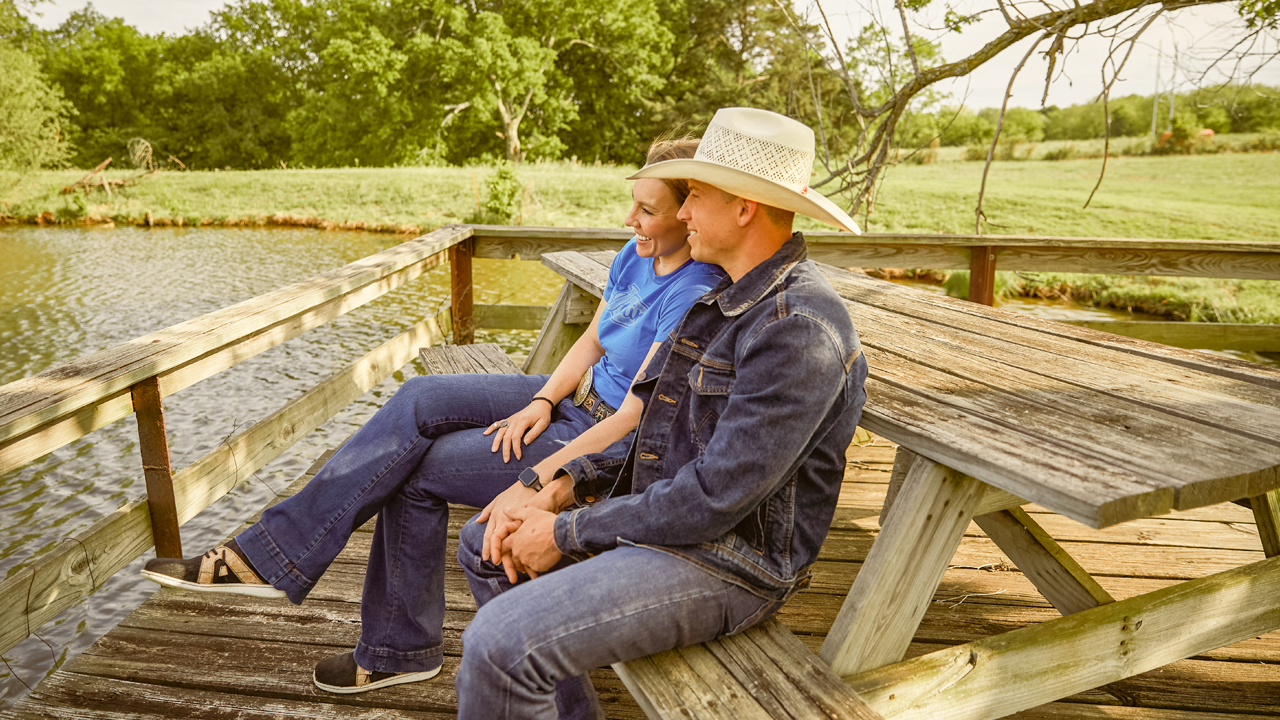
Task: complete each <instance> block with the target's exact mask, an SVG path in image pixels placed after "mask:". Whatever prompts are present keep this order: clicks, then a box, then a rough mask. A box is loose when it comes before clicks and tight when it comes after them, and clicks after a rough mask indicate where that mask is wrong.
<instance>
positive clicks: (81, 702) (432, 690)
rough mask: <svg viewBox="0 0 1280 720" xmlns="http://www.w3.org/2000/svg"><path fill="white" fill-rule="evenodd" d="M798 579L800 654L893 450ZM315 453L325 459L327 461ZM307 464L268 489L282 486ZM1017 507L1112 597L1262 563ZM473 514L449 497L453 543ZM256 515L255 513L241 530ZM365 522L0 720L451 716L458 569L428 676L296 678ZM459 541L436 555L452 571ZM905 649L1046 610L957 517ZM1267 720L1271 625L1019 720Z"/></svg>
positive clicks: (330, 614)
mask: <svg viewBox="0 0 1280 720" xmlns="http://www.w3.org/2000/svg"><path fill="white" fill-rule="evenodd" d="M858 440H859V441H858V442H855V444H854V445H853V446H851V447H850V448H849V452H848V453H847V455H846V459H847V462H848V465H847V468H846V474H845V484H844V487H843V489H842V492H841V496H840V501H839V507H838V509H837V512H836V516H835V519H834V520H833V522H832V530H831V534H830V535H829V537H828V540H827V542H826V544H824V546H823V550H822V553H821V555H820V557H819V561H818V563H817V564H816V565H815V567H814V573H815V578H814V582H813V584H812V586H811V587H810V588H809V589H807V590H805V591H804V592H801V593H800V594H798V595H797V596H796V597H795V598H794V599H793V600H792V601H791V602H790V603H789V604H788V605H787V606H786V607H785V608H783V610H782V611H781V612H780V613H779V618H780V619H781V620H782V622H784V623H785V624H787V626H788V627H790V628H791V629H792V631H793V632H794V633H795V634H796V636H797V637H798V638H800V640H801V641H802V642H804V643H805V644H806V645H808V646H809V647H810V648H812V649H814V650H815V651H816V650H817V649H818V647H819V646H820V645H821V643H822V640H823V638H824V637H825V632H826V629H827V628H829V627H830V625H831V622H832V620H833V619H834V617H835V615H836V613H837V612H838V611H839V608H840V604H841V602H842V600H843V595H844V593H845V592H847V590H848V588H849V586H850V585H851V584H852V582H853V578H854V577H855V576H856V574H857V572H858V570H859V568H860V567H861V566H862V561H863V560H864V559H865V557H866V554H867V551H868V550H869V549H870V547H871V543H872V541H873V540H874V539H875V536H876V533H877V532H878V531H879V521H878V516H879V513H880V505H881V503H883V500H884V496H885V491H886V489H887V484H888V481H889V472H888V471H889V469H890V468H891V467H892V464H893V456H894V450H895V448H894V446H893V445H892V444H891V443H889V442H887V441H885V440H883V439H881V438H876V437H867V436H864V435H861V434H860V436H859V438H858ZM328 454H329V453H326V456H327V455H328ZM324 459H326V458H325V457H322V458H320V459H319V460H317V462H316V464H315V465H313V466H312V468H310V469H309V470H308V471H307V473H306V474H304V475H303V476H302V477H300V478H299V479H298V481H297V482H295V483H294V484H293V485H291V486H290V488H289V489H288V490H286V491H285V492H283V493H281V495H282V496H285V497H287V496H288V495H290V494H292V493H293V492H296V491H297V490H298V489H299V488H301V487H302V485H303V484H305V483H306V481H307V480H309V479H310V477H311V476H312V475H313V474H314V472H315V471H316V470H317V469H318V468H319V466H320V465H321V464H322V462H323V460H324ZM1028 510H1029V511H1030V512H1031V513H1032V515H1033V516H1034V517H1035V518H1036V520H1037V521H1038V522H1041V523H1042V524H1044V525H1045V526H1046V527H1050V526H1051V527H1052V532H1053V534H1054V535H1055V537H1058V538H1060V539H1061V540H1062V541H1063V542H1062V544H1063V546H1064V547H1066V548H1068V550H1069V551H1070V552H1071V553H1072V554H1073V555H1074V556H1075V557H1076V558H1077V559H1078V560H1079V561H1080V562H1081V564H1082V565H1084V566H1085V567H1086V568H1087V569H1089V570H1090V571H1091V572H1093V573H1095V575H1096V576H1097V578H1098V581H1099V582H1100V583H1101V584H1102V585H1103V587H1105V588H1106V589H1107V591H1108V592H1110V593H1111V594H1112V595H1113V596H1115V597H1116V598H1117V599H1123V598H1126V597H1131V596H1133V595H1137V594H1140V593H1143V592H1149V591H1151V590H1155V589H1158V588H1160V587H1164V586H1166V585H1169V584H1171V583H1174V582H1178V581H1180V580H1184V579H1190V578H1195V577H1201V576H1204V575H1209V574H1211V573H1213V572H1217V571H1219V570H1222V569H1226V568H1228V567H1233V566H1236V565H1240V564H1243V563H1245V562H1250V561H1252V560H1254V559H1258V558H1261V556H1262V553H1261V550H1260V546H1259V540H1258V536H1257V534H1256V529H1255V528H1254V526H1253V517H1252V514H1251V513H1250V512H1249V511H1248V510H1246V509H1244V508H1240V507H1238V506H1235V505H1231V504H1223V505H1216V506H1212V507H1208V508H1199V509H1196V510H1193V511H1187V512H1175V513H1171V514H1169V515H1165V516H1161V517H1159V518H1155V519H1151V520H1145V521H1138V522H1130V523H1124V524H1121V525H1118V526H1114V527H1110V528H1107V529H1105V530H1093V529H1091V528H1088V527H1086V526H1084V525H1080V524H1079V523H1076V522H1074V521H1072V520H1068V519H1066V518H1063V517H1061V516H1057V515H1053V514H1051V513H1047V512H1045V511H1044V510H1043V509H1038V508H1036V506H1034V505H1033V506H1028ZM471 513H472V509H469V508H462V507H458V508H456V509H455V512H453V513H452V517H451V518H450V537H451V538H456V535H457V530H458V528H459V527H460V526H461V524H462V523H464V522H466V521H467V519H468V518H469V517H470V515H471ZM256 519H257V516H255V517H254V518H252V519H251V520H250V522H252V521H254V520H256ZM371 528H372V523H370V524H369V525H367V526H366V527H365V528H362V530H364V531H365V532H359V533H356V535H355V536H353V538H352V539H351V541H350V542H349V543H348V545H347V547H346V549H344V550H343V552H342V553H341V555H340V556H339V557H338V559H337V561H336V562H335V563H334V565H333V566H332V567H331V568H330V570H329V572H328V573H326V575H325V577H324V578H323V579H322V580H321V582H320V583H319V584H318V585H317V586H316V588H315V590H314V591H313V592H312V594H311V596H310V597H309V598H308V600H307V602H306V603H304V604H303V605H301V606H295V605H292V604H290V603H289V602H288V601H286V600H275V599H258V598H248V597H240V596H226V597H219V596H212V595H197V594H193V593H184V592H178V591H170V590H163V591H159V592H157V593H156V594H155V595H153V596H152V597H151V599H149V600H148V601H147V602H145V603H144V604H143V605H142V606H141V607H139V608H138V609H137V610H136V611H135V612H133V613H132V614H131V615H129V617H128V618H126V619H125V620H124V621H122V622H121V623H120V625H119V626H118V627H117V628H116V629H115V630H113V631H112V632H111V633H109V634H108V635H107V636H106V637H104V638H102V639H101V640H99V641H98V642H97V643H96V644H94V646H93V647H91V648H90V649H88V650H86V651H85V652H84V653H82V654H81V655H80V656H78V657H76V658H74V659H72V660H71V661H70V662H68V663H67V664H66V665H65V666H64V667H63V668H61V669H60V670H59V671H57V672H55V673H53V674H52V675H51V676H50V677H49V678H48V679H46V680H45V681H44V682H42V683H41V684H40V685H39V687H37V688H36V690H35V691H34V692H32V693H31V694H30V695H29V696H27V697H26V698H24V699H23V700H22V701H21V702H20V703H18V704H16V705H15V706H14V707H12V708H9V709H8V710H6V711H4V712H3V713H0V716H3V717H5V718H36V717H41V718H43V717H50V716H57V717H66V718H84V719H86V720H88V719H93V720H104V719H106V718H123V717H129V718H161V717H191V718H232V717H234V718H268V717H271V718H316V719H317V720H325V719H327V718H336V717H344V718H345V717H352V718H373V717H378V718H415V719H417V718H420V719H422V720H436V719H437V718H445V717H451V716H453V714H454V712H455V709H456V707H457V705H456V703H457V699H456V696H455V693H454V689H453V678H454V676H455V673H456V670H457V666H458V657H459V655H460V654H461V650H462V645H461V633H462V630H463V629H464V628H465V627H466V625H467V623H468V622H470V620H471V617H472V616H473V615H474V613H475V605H474V602H473V601H472V599H471V596H470V593H469V592H468V590H467V585H466V581H465V578H464V577H463V575H462V572H461V570H460V569H458V568H457V567H456V566H454V567H452V568H451V569H450V570H449V571H448V572H447V573H446V579H445V595H446V616H445V648H444V650H445V670H444V672H443V673H442V674H441V676H440V677H439V678H438V679H436V680H435V681H432V682H428V683H419V684H413V685H405V686H397V687H392V688H386V689H384V690H379V691H376V692H372V693H366V694H362V695H353V696H341V697H340V696H333V695H329V694H327V693H323V692H320V691H318V690H316V689H315V688H314V686H312V684H311V669H312V667H313V666H314V665H315V663H316V662H317V661H319V660H321V659H323V658H325V657H328V656H329V655H331V654H334V653H336V652H340V651H342V650H346V649H349V648H350V647H352V646H353V645H354V643H355V641H356V638H357V637H358V636H359V632H360V624H359V619H360V610H359V601H360V592H361V588H362V585H363V581H364V563H365V558H366V557H367V554H368V550H369V545H370V542H371V535H370V534H369V532H368V531H369V530H370V529H371ZM455 543H456V541H455V540H453V539H451V540H450V542H449V547H448V549H447V551H446V557H447V558H449V561H450V563H451V564H452V563H453V560H452V559H453V557H454V551H455V550H456V545H455ZM951 566H952V567H951V569H949V570H948V571H947V573H946V575H945V576H944V578H943V581H942V584H941V586H940V587H939V589H938V592H937V593H936V594H935V596H934V601H933V603H932V604H931V606H930V608H929V610H928V611H927V612H926V614H925V617H924V620H923V622H922V624H921V626H920V629H919V630H918V632H917V633H916V637H915V640H914V642H913V643H912V645H911V648H910V650H909V651H908V654H909V655H910V656H914V655H919V654H923V653H927V652H931V651H933V650H937V649H940V648H941V647H943V646H947V645H954V644H958V643H962V642H967V641H970V640H974V639H977V638H981V637H986V636H989V635H993V634H996V633H1001V632H1006V631H1008V630H1011V629H1015V628H1018V627H1022V626H1024V625H1026V624H1030V623H1036V622H1040V621H1044V620H1048V619H1051V618H1053V617H1056V616H1057V613H1056V611H1054V610H1053V609H1052V607H1050V606H1049V604H1048V602H1047V601H1045V599H1044V598H1043V597H1042V596H1041V595H1040V594H1039V593H1038V592H1036V590H1035V588H1034V587H1032V585H1031V583H1030V582H1029V581H1028V580H1027V579H1026V577H1024V576H1023V575H1022V573H1020V572H1018V571H1017V569H1016V568H1014V567H1012V565H1011V564H1010V563H1009V562H1008V560H1006V559H1005V558H1004V557H1003V555H1001V554H1000V552H999V550H997V549H996V548H995V546H994V544H993V543H991V542H990V541H989V540H987V539H986V537H985V536H984V535H983V534H982V532H981V530H979V529H978V527H977V526H976V525H970V527H969V530H968V532H966V535H965V538H964V540H963V541H962V542H961V545H960V549H959V551H958V552H957V555H956V557H955V558H954V559H953V560H952V562H951ZM592 679H593V681H594V682H595V684H596V687H597V689H598V691H599V692H600V696H601V700H602V704H603V705H604V708H605V712H606V715H607V716H608V717H609V718H617V719H618V720H639V719H640V718H643V717H644V716H643V713H642V712H641V710H640V708H639V707H638V706H637V705H636V703H635V701H634V700H633V699H632V698H631V696H630V695H629V694H628V692H627V690H626V688H625V687H624V686H623V685H622V683H621V681H620V680H619V679H618V677H617V675H615V674H614V673H613V671H612V670H609V669H607V668H605V669H601V670H597V671H595V672H593V674H592ZM1276 715H1280V633H1270V634H1267V635H1264V636H1262V637H1260V638H1252V639H1249V640H1246V641H1244V642H1240V643H1237V644H1235V645H1231V646H1228V647H1225V648H1221V649H1218V650H1214V651H1211V652H1208V653H1205V654H1203V655H1200V656H1196V657H1194V658H1189V659H1187V660H1181V661H1178V662H1175V663H1173V664H1171V665H1168V666H1166V667H1164V668H1161V669H1159V670H1155V671H1152V672H1148V673H1143V674H1141V675H1137V676H1134V677H1132V678H1128V679H1126V680H1123V681H1121V682H1117V683H1112V684H1111V685H1107V686H1105V687H1102V688H1098V689H1095V690H1091V691H1089V692H1085V693H1081V694H1078V695H1075V696H1073V697H1071V698H1066V699H1064V700H1063V701H1060V702H1055V703H1049V704H1047V705H1044V706H1041V707H1039V708H1035V709H1032V710H1026V711H1023V712H1021V713H1018V714H1016V715H1014V716H1013V717H1016V718H1020V719H1021V720H1089V719H1098V720H1103V719H1106V720H1229V719H1242V718H1246V717H1248V718H1257V717H1259V716H1276Z"/></svg>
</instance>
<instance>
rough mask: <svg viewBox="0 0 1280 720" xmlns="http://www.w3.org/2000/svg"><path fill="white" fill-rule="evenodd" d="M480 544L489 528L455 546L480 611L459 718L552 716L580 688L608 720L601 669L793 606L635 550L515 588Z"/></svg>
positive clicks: (468, 648) (469, 638)
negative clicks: (594, 684)
mask: <svg viewBox="0 0 1280 720" xmlns="http://www.w3.org/2000/svg"><path fill="white" fill-rule="evenodd" d="M483 538H484V526H482V525H478V524H476V523H467V525H466V526H465V527H464V528H463V529H462V533H461V534H460V536H459V539H458V562H459V563H461V565H462V569H463V570H464V571H466V573H467V581H468V582H469V583H470V584H471V593H472V594H473V595H474V596H475V598H476V604H477V605H479V606H480V611H479V612H478V613H476V617H475V619H474V620H472V621H471V625H470V626H469V627H468V628H467V629H466V631H465V632H464V633H463V634H462V646H463V652H462V665H461V667H460V668H459V669H458V683H457V684H458V717H459V718H460V720H468V719H476V720H480V719H483V720H490V719H493V720H496V719H498V718H554V717H556V711H557V708H556V702H557V700H559V701H561V703H563V702H564V701H565V699H566V697H567V696H569V695H570V693H568V692H566V690H567V689H568V688H567V687H566V686H567V685H575V684H578V685H579V687H581V688H583V689H585V690H586V693H585V694H586V696H587V701H588V702H591V703H595V704H596V707H595V708H594V711H595V712H594V714H595V716H597V717H603V715H602V714H601V713H600V710H599V707H598V701H597V699H596V698H595V693H594V691H593V690H592V689H591V684H590V681H589V680H588V679H587V678H586V677H585V675H586V673H587V672H588V671H589V670H591V669H592V668H596V667H603V666H605V665H610V664H612V663H615V662H620V661H623V660H631V659H633V658H637V657H643V656H645V655H649V654H652V653H655V652H660V651H662V650H670V649H672V648H676V647H683V646H685V645H693V644H695V643H700V642H706V641H707V640H711V639H713V638H715V637H718V636H721V635H728V634H732V633H735V632H739V631H741V630H745V629H747V628H749V627H751V626H752V625H755V624H756V623H758V622H760V621H762V620H764V619H765V618H767V617H769V616H770V615H772V614H773V613H774V612H776V611H777V609H778V608H779V607H781V606H782V604H783V602H785V601H784V600H765V599H764V598H761V597H759V596H757V595H754V594H752V593H751V592H749V591H747V590H745V589H743V588H742V587H740V586H738V585H734V584H732V583H729V582H726V581H724V580H721V579H719V578H716V577H714V576H712V575H710V574H708V573H706V572H703V571H702V570H700V569H698V568H697V567H695V566H694V565H692V564H690V563H689V562H688V561H686V560H682V559H680V558H679V557H676V556H674V555H671V554H668V553H665V552H662V551H661V550H655V549H651V548H645V547H635V546H630V545H622V546H620V547H618V548H616V549H614V550H610V551H608V552H605V553H601V554H600V555H597V556H595V557H592V558H588V559H587V560H584V561H582V562H574V561H572V560H570V559H568V558H565V559H563V560H561V562H560V563H559V564H558V565H557V566H556V568H555V569H554V572H550V573H547V574H545V575H541V576H539V577H538V578H537V579H535V580H528V579H525V580H523V581H522V582H521V583H520V584H518V585H516V586H514V587H512V585H511V584H510V583H509V582H508V581H507V579H506V575H505V574H504V573H503V571H502V568H501V567H499V566H495V565H494V564H492V563H490V562H485V561H482V560H481V559H480V550H481V546H482V544H483ZM575 678H579V679H578V680H575ZM553 690H555V691H556V697H553V696H552V691H553ZM560 712H561V717H567V716H572V717H590V716H591V715H590V714H589V713H583V712H582V711H581V709H580V708H572V709H570V708H567V707H561V708H560Z"/></svg>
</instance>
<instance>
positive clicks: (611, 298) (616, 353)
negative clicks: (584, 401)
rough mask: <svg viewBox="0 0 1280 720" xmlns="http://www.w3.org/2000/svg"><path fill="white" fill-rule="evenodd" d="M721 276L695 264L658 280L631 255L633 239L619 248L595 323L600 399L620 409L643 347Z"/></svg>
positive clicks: (663, 334) (645, 261) (647, 262)
mask: <svg viewBox="0 0 1280 720" xmlns="http://www.w3.org/2000/svg"><path fill="white" fill-rule="evenodd" d="M722 277H724V271H723V270H721V269H720V268H718V267H716V266H715V265H708V264H706V263H700V262H697V261H695V260H690V261H688V262H686V263H685V264H684V265H681V266H680V268H679V269H678V270H676V271H675V272H671V273H667V274H666V275H663V276H661V277H659V276H657V275H654V274H653V260H652V259H651V258H642V257H640V256H639V255H637V254H636V241H635V238H632V239H631V241H630V242H628V243H627V244H626V245H624V246H623V247H622V251H621V252H619V253H618V255H617V257H615V258H614V259H613V264H612V265H611V266H609V281H608V283H606V284H605V286H604V301H605V309H604V314H603V315H602V316H601V317H600V322H599V323H598V324H597V325H596V332H597V333H598V335H599V337H600V346H601V347H603V348H604V357H603V358H601V359H600V362H597V363H596V365H595V370H594V373H595V374H594V377H593V382H594V383H595V388H596V392H598V393H600V398H601V399H602V400H604V401H605V402H607V403H609V405H611V406H612V407H613V408H615V409H617V408H619V407H621V406H622V401H623V399H625V398H626V396H627V391H628V390H630V389H631V381H632V380H634V379H635V377H636V373H638V372H640V363H642V362H644V356H645V355H648V354H649V348H650V347H651V346H652V345H653V344H654V343H655V342H662V341H663V340H666V339H667V335H669V334H670V333H671V331H672V330H673V329H674V328H675V326H676V325H677V324H679V322H680V320H681V318H683V317H684V313H685V311H686V310H688V309H689V307H690V306H691V305H693V302H694V301H695V300H697V299H698V298H700V297H702V295H703V293H705V292H707V291H708V290H710V289H711V288H713V287H715V285H716V283H718V282H720V278H722Z"/></svg>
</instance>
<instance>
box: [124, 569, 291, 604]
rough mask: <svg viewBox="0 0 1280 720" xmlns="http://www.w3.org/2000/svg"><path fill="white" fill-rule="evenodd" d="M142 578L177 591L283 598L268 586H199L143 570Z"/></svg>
mask: <svg viewBox="0 0 1280 720" xmlns="http://www.w3.org/2000/svg"><path fill="white" fill-rule="evenodd" d="M142 577H144V578H146V579H148V580H150V581H151V582H153V583H157V584H159V585H163V586H164V587H171V588H178V589H179V590H193V591H195V592H212V593H227V594H230V595H250V596H252V597H261V598H282V597H285V591H283V590H277V589H275V588H273V587H271V586H270V585H247V584H244V583H219V584H217V585H201V584H200V583H193V582H190V581H188V580H179V579H178V578H176V577H173V576H171V575H162V574H160V573H156V572H151V571H150V570H143V571H142Z"/></svg>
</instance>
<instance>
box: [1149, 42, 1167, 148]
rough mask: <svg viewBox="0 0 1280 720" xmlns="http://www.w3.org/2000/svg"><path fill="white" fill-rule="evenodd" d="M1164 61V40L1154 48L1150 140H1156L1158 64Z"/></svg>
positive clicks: (1158, 100) (1158, 107)
mask: <svg viewBox="0 0 1280 720" xmlns="http://www.w3.org/2000/svg"><path fill="white" fill-rule="evenodd" d="M1163 61H1164V41H1163V40H1161V41H1160V49H1158V50H1156V88H1155V92H1153V93H1151V142H1153V143H1154V142H1156V140H1158V139H1159V138H1157V137H1156V117H1157V115H1156V113H1158V112H1159V110H1160V65H1161V63H1162V62H1163Z"/></svg>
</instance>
